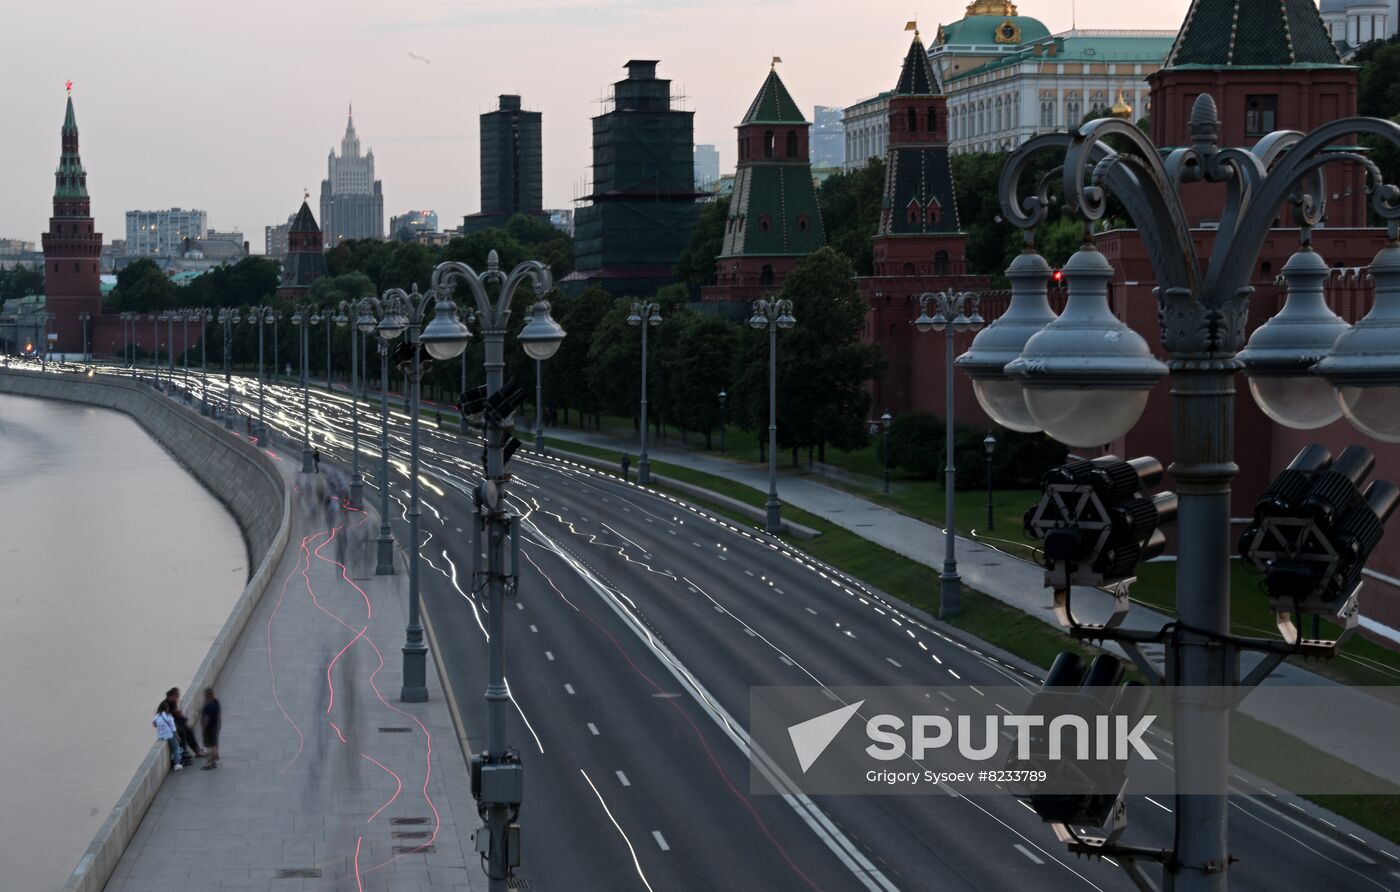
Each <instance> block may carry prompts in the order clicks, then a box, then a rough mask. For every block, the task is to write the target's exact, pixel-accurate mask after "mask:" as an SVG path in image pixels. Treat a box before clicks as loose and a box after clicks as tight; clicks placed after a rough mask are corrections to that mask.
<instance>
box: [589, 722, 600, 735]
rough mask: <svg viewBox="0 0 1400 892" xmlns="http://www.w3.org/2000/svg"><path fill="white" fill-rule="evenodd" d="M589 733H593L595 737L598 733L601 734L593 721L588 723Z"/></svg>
mask: <svg viewBox="0 0 1400 892" xmlns="http://www.w3.org/2000/svg"><path fill="white" fill-rule="evenodd" d="M588 733H590V734H592V735H593V736H594V737H597V736H598V734H599V731H598V726H597V725H595V724H593V723H592V722H589V723H588Z"/></svg>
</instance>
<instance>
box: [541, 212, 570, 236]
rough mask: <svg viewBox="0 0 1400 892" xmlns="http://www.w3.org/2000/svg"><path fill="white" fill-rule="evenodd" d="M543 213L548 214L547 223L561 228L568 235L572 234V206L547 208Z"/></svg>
mask: <svg viewBox="0 0 1400 892" xmlns="http://www.w3.org/2000/svg"><path fill="white" fill-rule="evenodd" d="M545 213H546V214H548V215H549V225H550V226H553V227H554V228H555V229H560V230H563V231H564V232H567V233H568V234H569V235H570V236H572V235H573V234H574V210H573V208H547V209H546V210H545Z"/></svg>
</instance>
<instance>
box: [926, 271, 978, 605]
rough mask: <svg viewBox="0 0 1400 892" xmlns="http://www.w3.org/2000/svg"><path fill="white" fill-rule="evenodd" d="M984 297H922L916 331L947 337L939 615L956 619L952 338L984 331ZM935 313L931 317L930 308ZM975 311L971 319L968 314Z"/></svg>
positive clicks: (945, 294) (967, 294)
mask: <svg viewBox="0 0 1400 892" xmlns="http://www.w3.org/2000/svg"><path fill="white" fill-rule="evenodd" d="M980 302H981V297H980V296H978V295H976V294H973V293H971V292H966V291H965V292H961V293H959V292H953V291H944V292H941V293H939V294H932V293H929V294H923V295H920V296H919V311H920V312H919V317H918V318H917V319H915V320H914V327H915V328H917V329H918V330H919V331H921V332H930V331H941V332H944V334H945V340H944V348H943V354H944V359H945V366H944V378H943V406H944V410H943V540H944V549H943V572H942V573H941V574H940V575H939V577H938V580H939V600H938V615H939V617H940V618H944V619H946V618H948V617H952V616H957V615H958V614H959V613H961V612H962V588H961V587H962V578H961V577H960V576H958V558H957V525H958V524H957V518H956V515H955V514H954V508H953V501H954V497H955V495H956V489H957V467H956V465H955V464H954V462H953V426H954V415H953V338H954V336H955V335H958V334H961V333H962V332H966V331H977V330H979V329H980V328H981V327H982V317H981V316H980V315H979V314H978V312H977V307H978V304H979V303H980ZM930 306H932V307H933V308H934V309H935V313H934V315H932V316H930V315H929V312H928V311H929V307H930ZM969 309H970V310H972V313H971V315H969V314H968V312H967V311H968V310H969Z"/></svg>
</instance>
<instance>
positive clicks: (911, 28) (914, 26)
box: [904, 22, 919, 31]
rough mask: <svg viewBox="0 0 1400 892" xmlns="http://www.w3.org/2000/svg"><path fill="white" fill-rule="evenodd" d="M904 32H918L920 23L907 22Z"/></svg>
mask: <svg viewBox="0 0 1400 892" xmlns="http://www.w3.org/2000/svg"><path fill="white" fill-rule="evenodd" d="M904 30H905V31H917V30H919V23H918V22H905V23H904Z"/></svg>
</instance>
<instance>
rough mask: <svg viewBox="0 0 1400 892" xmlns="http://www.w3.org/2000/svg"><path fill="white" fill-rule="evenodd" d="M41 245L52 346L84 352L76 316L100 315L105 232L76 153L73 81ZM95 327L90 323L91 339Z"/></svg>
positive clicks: (64, 350) (72, 351) (80, 324)
mask: <svg viewBox="0 0 1400 892" xmlns="http://www.w3.org/2000/svg"><path fill="white" fill-rule="evenodd" d="M43 243H44V291H45V293H46V295H47V298H46V299H47V302H48V312H50V313H53V314H54V319H53V322H52V324H51V326H50V329H49V330H50V331H52V332H53V333H55V334H57V335H58V341H57V343H56V344H55V345H54V349H55V350H56V351H58V352H61V353H81V352H83V349H84V345H83V343H82V341H83V325H82V322H81V321H80V320H79V319H78V314H79V313H83V312H87V313H91V314H92V315H93V317H96V316H98V315H99V314H100V313H101V312H102V287H101V283H100V279H99V275H100V271H99V266H100V257H101V254H102V233H100V232H96V231H94V226H93V222H92V209H91V202H90V201H89V199H88V191H87V172H86V171H85V170H83V161H82V159H81V158H80V157H79V156H78V121H77V118H76V117H74V115H73V95H72V86H71V84H70V85H69V95H68V111H67V114H66V115H65V116H64V118H63V154H62V155H61V156H60V157H59V161H58V170H57V171H55V173H54V193H53V216H52V217H50V218H49V231H48V232H46V233H44V236H43ZM92 331H93V328H92V326H91V325H90V326H89V337H91V332H92Z"/></svg>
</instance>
